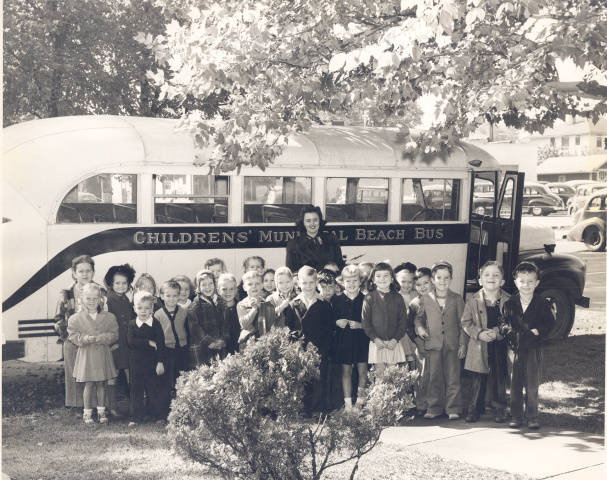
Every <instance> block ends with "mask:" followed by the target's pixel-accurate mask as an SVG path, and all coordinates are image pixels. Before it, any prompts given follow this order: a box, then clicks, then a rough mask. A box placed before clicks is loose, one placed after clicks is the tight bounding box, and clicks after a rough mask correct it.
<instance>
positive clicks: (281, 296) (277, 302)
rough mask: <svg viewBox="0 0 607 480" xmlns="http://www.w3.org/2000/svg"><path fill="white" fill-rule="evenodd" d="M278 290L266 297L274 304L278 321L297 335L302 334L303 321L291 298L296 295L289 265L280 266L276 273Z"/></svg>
mask: <svg viewBox="0 0 607 480" xmlns="http://www.w3.org/2000/svg"><path fill="white" fill-rule="evenodd" d="M274 281H275V283H276V291H275V292H274V293H272V294H271V295H270V296H269V297H267V298H266V301H267V302H268V303H270V304H272V306H274V313H275V314H276V322H277V323H279V324H281V325H286V326H287V327H289V330H290V331H291V332H292V333H295V335H298V334H301V322H300V321H299V319H298V318H297V315H295V312H294V311H293V307H291V303H290V302H291V300H293V299H294V298H295V296H296V293H295V288H294V285H293V272H291V269H290V268H289V267H280V268H278V269H277V270H276V273H275V274H274Z"/></svg>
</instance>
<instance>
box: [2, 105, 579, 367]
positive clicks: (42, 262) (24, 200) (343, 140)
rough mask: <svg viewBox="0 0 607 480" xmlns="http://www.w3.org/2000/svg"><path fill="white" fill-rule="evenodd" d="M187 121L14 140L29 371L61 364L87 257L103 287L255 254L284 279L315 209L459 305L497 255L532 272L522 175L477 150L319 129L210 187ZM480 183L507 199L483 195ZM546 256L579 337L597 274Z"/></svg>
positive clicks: (10, 222)
mask: <svg viewBox="0 0 607 480" xmlns="http://www.w3.org/2000/svg"><path fill="white" fill-rule="evenodd" d="M175 124H176V122H175V121H174V120H166V119H152V118H134V117H112V116H89V117H87V116H83V117H63V118H54V119H46V120H36V121H31V122H25V123H22V124H18V125H14V126H11V127H8V128H6V129H4V147H3V149H4V151H3V188H2V191H3V199H2V203H3V226H2V237H3V252H2V254H3V282H2V283H3V304H2V311H3V334H4V338H5V340H7V341H13V342H14V341H22V342H23V343H24V355H25V359H26V360H32V361H34V360H57V359H59V358H60V357H61V348H60V345H58V344H57V343H56V340H57V337H56V336H55V333H54V331H53V327H52V325H53V317H54V315H55V308H56V305H57V301H58V299H59V292H60V290H61V289H63V288H67V287H68V286H69V285H70V284H71V282H72V279H71V271H70V262H71V259H72V258H74V257H76V256H78V255H81V254H89V255H92V256H93V257H94V260H95V262H96V277H95V278H96V280H97V281H99V282H100V281H101V279H102V278H103V276H104V275H105V272H106V271H107V269H108V268H109V267H110V266H111V265H116V264H121V263H126V262H128V263H130V264H132V265H133V266H134V267H135V269H136V270H137V272H138V274H139V273H143V272H148V273H150V274H152V275H153V276H154V278H155V279H156V280H157V281H159V282H160V281H163V280H166V279H169V278H171V277H173V276H175V275H178V274H185V275H189V276H190V277H193V276H194V274H195V273H196V271H198V270H199V269H200V268H201V267H202V265H203V263H204V262H205V260H207V259H209V258H212V257H220V258H221V259H223V260H224V262H225V263H226V265H227V268H228V270H229V271H231V272H233V273H235V274H237V275H239V274H241V273H242V261H243V259H244V258H246V257H248V256H251V255H261V256H262V257H263V258H264V259H265V260H266V265H267V266H268V267H273V268H276V267H278V266H280V265H283V264H284V263H285V246H286V243H287V241H288V240H289V239H291V238H293V236H294V235H296V234H297V233H296V231H295V225H294V221H295V219H296V218H297V217H298V215H299V212H300V210H301V207H302V206H303V205H306V204H313V205H319V206H320V207H321V209H322V211H323V212H324V214H325V217H326V219H327V221H328V222H329V223H328V225H327V227H326V229H327V230H328V231H330V232H332V233H333V234H334V235H335V236H336V237H337V239H338V240H339V242H340V244H341V246H342V250H343V253H344V255H345V256H346V261H347V262H362V261H369V262H377V261H379V260H389V261H390V262H391V263H392V264H393V265H396V264H398V263H400V262H402V261H405V260H408V261H412V262H414V263H415V264H416V265H418V266H429V265H432V264H433V263H434V262H436V261H437V260H447V261H449V262H450V263H451V264H453V266H454V269H455V271H454V281H453V287H452V288H453V289H454V290H456V291H458V292H459V293H465V292H466V291H470V290H472V289H474V288H475V287H476V288H478V285H477V283H476V276H477V270H478V266H479V265H480V264H482V263H483V262H484V261H485V260H487V259H491V258H497V260H498V261H499V262H501V263H502V264H503V266H504V268H505V270H506V275H507V278H508V279H509V278H510V272H511V271H512V268H513V265H514V264H515V263H516V262H517V261H518V259H519V253H518V250H519V232H520V221H521V187H522V183H523V174H521V173H517V172H506V171H503V170H502V169H501V168H500V166H499V164H498V163H497V162H496V161H495V160H494V159H493V158H492V157H491V156H490V155H489V154H488V153H486V152H485V151H483V150H481V149H479V148H477V147H474V146H472V145H468V144H464V143H462V144H461V145H460V146H458V147H455V148H453V149H452V150H451V151H449V152H448V153H445V154H443V155H436V154H435V155H430V156H418V157H404V156H403V154H402V151H403V149H402V147H403V145H402V143H401V142H400V141H399V136H398V131H397V130H395V129H388V128H384V129H378V128H354V127H334V126H331V127H328V126H324V127H314V128H312V129H311V130H310V132H308V133H306V134H302V135H296V136H293V137H292V138H290V141H289V144H288V147H286V148H285V150H284V152H283V154H282V156H281V157H280V158H279V159H278V160H277V161H276V162H275V164H273V165H272V166H271V167H269V168H267V169H266V171H264V172H262V171H261V170H259V169H253V168H243V169H242V171H241V172H240V174H236V173H233V172H230V173H226V174H221V175H209V171H208V169H207V168H205V167H197V166H195V165H194V164H193V162H194V158H195V150H194V146H193V142H192V139H191V138H190V137H189V136H188V135H187V134H186V133H176V132H175ZM203 154H204V152H203ZM475 182H477V183H478V182H484V183H485V184H486V183H487V182H489V183H491V184H492V185H493V188H492V189H491V190H492V192H493V193H491V194H489V195H487V194H486V192H485V193H481V194H478V195H477V194H476V193H475V188H474V185H475ZM477 197H478V198H477ZM480 204H482V208H480V207H479V205H480ZM533 253H534V258H536V259H537V260H539V263H540V264H541V266H542V267H543V268H546V266H548V265H551V266H552V267H551V268H552V273H551V275H552V276H554V277H555V278H561V279H565V280H566V284H565V287H564V288H561V287H559V286H556V284H555V283H554V282H552V283H551V280H550V279H546V278H543V279H542V286H544V287H546V288H545V289H544V290H545V291H548V296H549V297H550V298H551V300H553V305H554V309H555V314H556V315H557V320H558V322H557V327H556V328H555V334H559V335H563V334H566V333H567V332H568V331H569V329H570V328H571V324H572V322H573V314H574V301H578V302H579V300H580V299H581V298H582V292H583V288H584V266H583V265H582V264H581V263H579V261H578V264H574V263H575V262H574V260H575V259H574V257H571V258H567V259H565V261H563V260H562V259H561V260H559V258H560V257H558V258H557V256H556V255H555V256H551V255H550V254H549V253H543V252H541V251H537V252H533ZM542 259H543V260H542ZM542 262H543V264H542ZM572 262H573V263H572ZM565 268H566V271H565ZM546 270H547V271H548V269H546ZM567 282H569V283H567ZM553 283H554V285H553ZM559 318H560V319H559Z"/></svg>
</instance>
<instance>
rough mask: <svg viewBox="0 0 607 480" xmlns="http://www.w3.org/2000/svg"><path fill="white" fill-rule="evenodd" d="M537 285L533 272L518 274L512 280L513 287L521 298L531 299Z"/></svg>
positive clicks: (537, 281)
mask: <svg viewBox="0 0 607 480" xmlns="http://www.w3.org/2000/svg"><path fill="white" fill-rule="evenodd" d="M539 283H540V280H539V279H538V278H537V274H536V273H535V272H518V273H517V274H516V278H515V279H514V285H516V288H517V289H518V291H519V293H520V294H521V296H523V297H531V296H532V295H533V292H534V291H535V289H536V287H537V286H538V285H539Z"/></svg>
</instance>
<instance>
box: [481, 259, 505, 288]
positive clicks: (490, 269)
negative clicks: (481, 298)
mask: <svg viewBox="0 0 607 480" xmlns="http://www.w3.org/2000/svg"><path fill="white" fill-rule="evenodd" d="M478 283H479V285H480V286H481V287H483V290H485V291H487V292H489V293H495V292H497V291H499V289H500V288H501V287H502V285H503V284H504V277H503V276H502V272H501V270H500V269H499V267H498V266H497V265H488V266H487V267H485V268H484V269H483V271H482V272H481V274H480V276H479V279H478Z"/></svg>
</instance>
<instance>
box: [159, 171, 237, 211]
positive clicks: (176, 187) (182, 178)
mask: <svg viewBox="0 0 607 480" xmlns="http://www.w3.org/2000/svg"><path fill="white" fill-rule="evenodd" d="M229 194H230V192H229V182H228V177H226V176H215V175H154V222H155V223H227V222H228V196H229Z"/></svg>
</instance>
